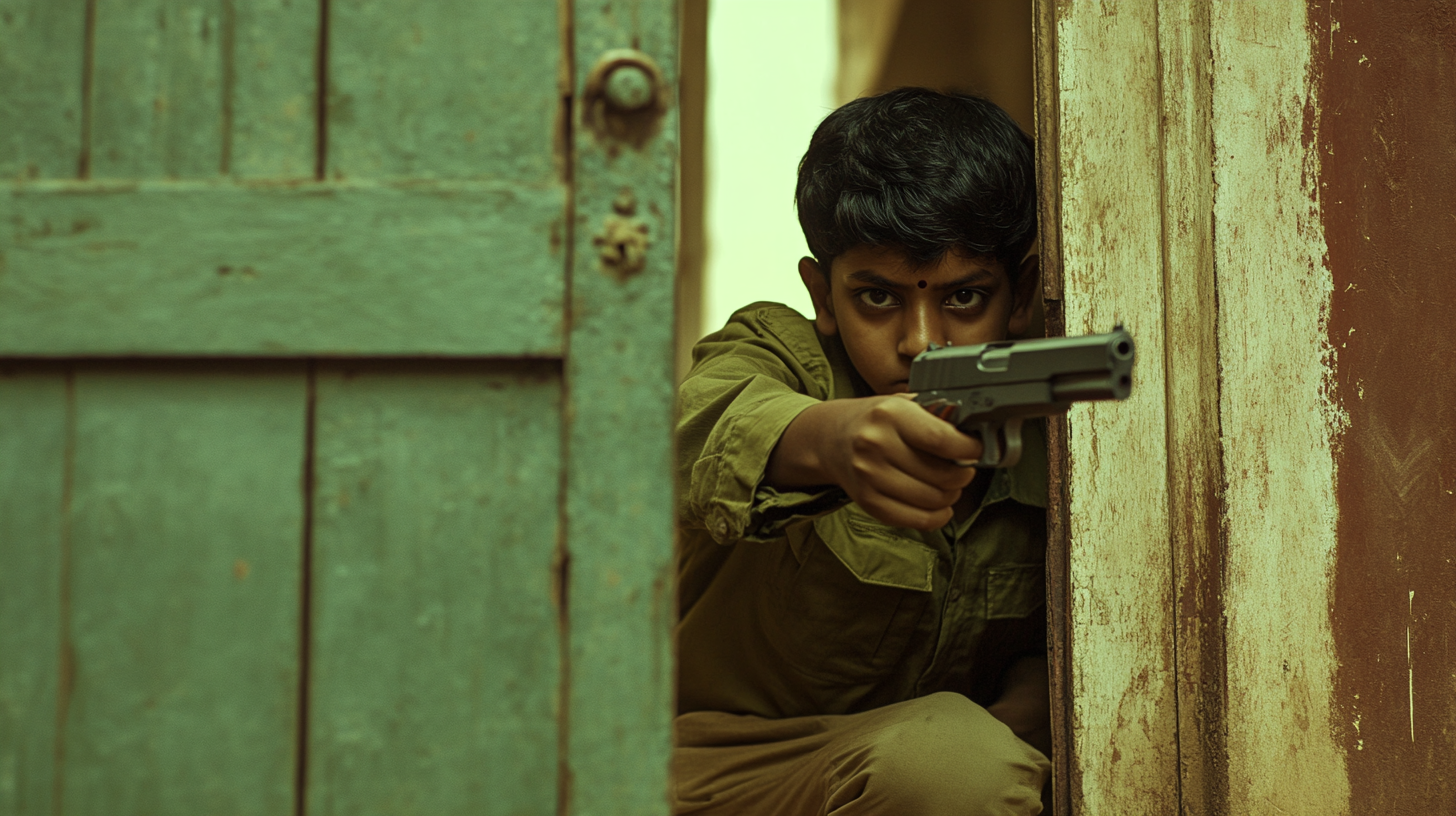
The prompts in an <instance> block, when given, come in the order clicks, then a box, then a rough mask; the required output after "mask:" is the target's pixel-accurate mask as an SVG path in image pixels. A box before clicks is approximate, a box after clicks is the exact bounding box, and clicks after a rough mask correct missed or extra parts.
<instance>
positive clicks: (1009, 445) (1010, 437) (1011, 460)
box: [998, 417, 1021, 468]
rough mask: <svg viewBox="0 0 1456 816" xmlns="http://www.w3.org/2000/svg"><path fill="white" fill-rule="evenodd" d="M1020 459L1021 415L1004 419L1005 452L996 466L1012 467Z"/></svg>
mask: <svg viewBox="0 0 1456 816" xmlns="http://www.w3.org/2000/svg"><path fill="white" fill-rule="evenodd" d="M1020 461H1021V417H1016V418H1015V419H1008V420H1006V452H1005V453H1003V454H1002V455H1001V464H1000V465H998V467H1005V468H1009V467H1014V466H1015V465H1016V463H1017V462H1020Z"/></svg>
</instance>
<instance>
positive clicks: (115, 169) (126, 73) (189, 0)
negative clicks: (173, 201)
mask: <svg viewBox="0 0 1456 816" xmlns="http://www.w3.org/2000/svg"><path fill="white" fill-rule="evenodd" d="M219 6H220V3H219V2H217V0H142V1H141V2H129V3H101V4H99V5H98V6H97V8H96V12H95V13H96V22H95V33H94V35H93V40H92V42H93V45H92V49H93V56H92V66H93V70H92V74H91V100H90V102H91V111H92V113H91V132H90V134H88V136H89V139H90V144H91V174H92V176H93V177H96V178H199V177H208V176H215V175H217V174H218V172H219V171H220V169H221V167H222V159H221V149H222V120H223V117H222V111H223V105H222V99H223V81H222V79H223V77H222V74H223V70H222V68H223V56H222V40H223V38H222V37H221V36H220V35H221V31H220V29H221V23H222V20H221V16H222V15H221V14H220V11H221V9H220V7H219Z"/></svg>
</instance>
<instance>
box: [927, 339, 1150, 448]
mask: <svg viewBox="0 0 1456 816" xmlns="http://www.w3.org/2000/svg"><path fill="white" fill-rule="evenodd" d="M1134 356H1135V354H1134V349H1133V343H1132V335H1130V334H1128V333H1127V332H1126V331H1124V330H1123V328H1122V326H1118V327H1117V328H1116V329H1114V330H1113V331H1110V332H1108V333H1106V334H1086V335H1083V336H1081V337H1046V338H1040V337H1038V338H1033V339H1030V340H1006V341H1002V342H999V343H982V344H981V345H979V346H945V347H939V346H931V347H930V348H929V349H927V350H926V351H924V352H922V353H921V354H920V355H919V356H917V357H916V358H915V360H914V362H912V363H911V364H910V391H911V392H913V393H914V394H915V401H916V402H918V403H920V404H921V405H923V406H925V408H926V410H928V411H930V412H931V413H933V414H935V415H936V416H938V417H940V418H941V419H944V420H946V421H947V422H949V423H951V424H953V425H955V426H956V427H957V428H959V429H960V430H961V431H962V432H964V433H968V434H973V435H977V436H979V437H980V438H981V444H982V445H984V446H985V453H984V454H983V455H982V457H981V461H979V462H975V463H974V464H975V465H976V466H977V467H1011V466H1012V465H1014V464H1016V463H1017V462H1019V461H1021V423H1022V420H1024V419H1026V418H1027V417H1037V416H1050V415H1052V414H1061V413H1065V412H1066V410H1067V409H1068V408H1070V407H1071V406H1072V403H1074V402H1082V401H1084V400H1123V399H1127V398H1128V396H1129V395H1130V394H1132V363H1133V358H1134Z"/></svg>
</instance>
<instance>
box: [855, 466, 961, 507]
mask: <svg viewBox="0 0 1456 816" xmlns="http://www.w3.org/2000/svg"><path fill="white" fill-rule="evenodd" d="M861 475H862V479H861V482H860V483H861V484H863V485H864V486H865V488H866V489H868V490H872V491H875V492H877V493H879V494H880V495H882V496H885V497H886V498H888V499H891V500H894V501H897V502H900V503H902V504H908V505H910V506H911V507H918V508H920V509H921V510H942V509H944V508H947V507H951V506H952V505H954V504H955V503H956V500H957V499H959V498H960V497H961V490H960V486H955V487H950V488H943V487H940V486H938V485H934V484H927V483H926V482H923V481H921V480H919V479H916V478H914V477H912V476H910V475H908V474H906V473H904V472H902V471H900V470H896V469H895V468H894V467H887V466H885V465H884V464H879V465H877V466H872V467H866V468H865V471H864V472H863V473H862V474H861Z"/></svg>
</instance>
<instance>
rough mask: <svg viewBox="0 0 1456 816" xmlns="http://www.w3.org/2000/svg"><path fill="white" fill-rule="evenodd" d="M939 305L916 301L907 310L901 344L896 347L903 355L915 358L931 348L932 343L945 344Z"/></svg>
mask: <svg viewBox="0 0 1456 816" xmlns="http://www.w3.org/2000/svg"><path fill="white" fill-rule="evenodd" d="M938 305H939V304H929V303H916V304H915V305H913V306H911V307H910V308H908V309H906V310H905V312H904V314H905V324H904V327H903V331H902V332H901V334H900V346H899V348H898V349H896V350H897V351H898V352H899V353H900V354H901V355H903V356H905V357H909V358H914V357H915V355H917V354H919V353H920V352H922V351H925V350H926V349H927V348H929V347H930V344H931V343H934V344H935V345H937V346H943V345H945V334H944V332H943V331H942V330H941V325H940V310H939V309H938V308H936V306H938Z"/></svg>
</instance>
